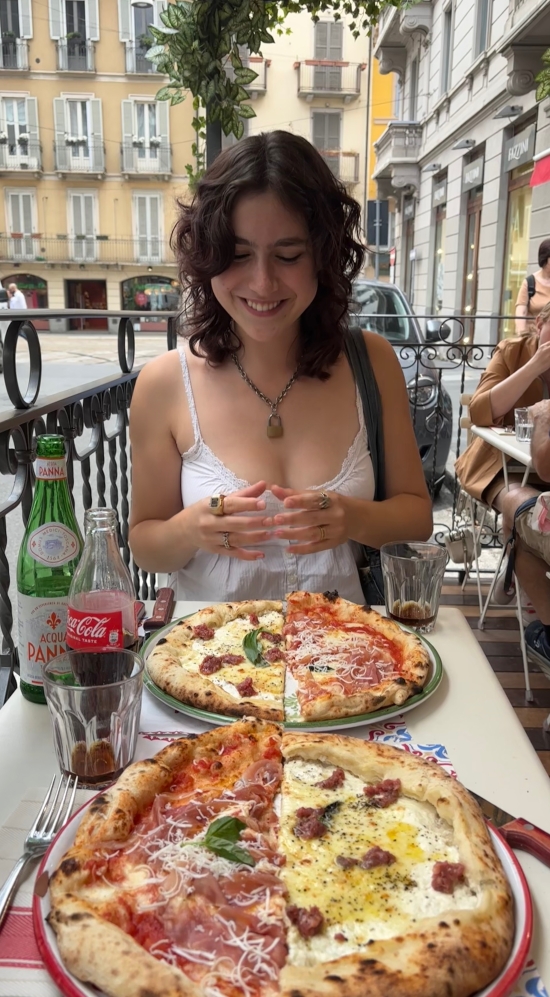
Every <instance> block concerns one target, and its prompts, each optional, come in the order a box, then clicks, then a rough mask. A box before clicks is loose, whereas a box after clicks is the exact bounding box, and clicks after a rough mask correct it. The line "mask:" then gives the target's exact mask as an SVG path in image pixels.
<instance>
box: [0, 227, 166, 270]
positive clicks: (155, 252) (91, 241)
mask: <svg viewBox="0 0 550 997" xmlns="http://www.w3.org/2000/svg"><path fill="white" fill-rule="evenodd" d="M13 260H28V261H29V262H30V261H32V260H34V261H36V262H45V263H112V264H115V263H120V264H122V265H124V264H135V263H143V264H153V263H163V264H165V265H172V266H174V267H175V265H176V264H175V260H174V255H173V253H172V252H171V250H170V247H169V245H168V243H167V242H166V241H165V240H163V239H160V238H158V236H154V235H149V236H142V237H141V238H139V239H131V238H127V239H111V238H110V237H109V236H101V235H78V236H68V235H64V234H63V235H61V234H60V235H58V236H45V235H41V234H39V233H38V234H37V233H34V234H24V233H19V232H16V233H13V234H11V235H9V236H5V235H3V236H0V261H6V263H9V262H11V261H13Z"/></svg>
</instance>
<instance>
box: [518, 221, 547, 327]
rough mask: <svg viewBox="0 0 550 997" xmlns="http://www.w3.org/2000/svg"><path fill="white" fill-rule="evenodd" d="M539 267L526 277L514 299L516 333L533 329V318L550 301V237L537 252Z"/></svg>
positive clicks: (544, 240)
mask: <svg viewBox="0 0 550 997" xmlns="http://www.w3.org/2000/svg"><path fill="white" fill-rule="evenodd" d="M538 260H539V269H538V270H536V271H535V273H534V274H531V275H530V276H529V277H526V278H525V280H524V281H523V282H522V285H521V287H520V289H519V294H518V297H517V301H516V334H517V335H520V334H521V333H523V332H527V331H531V332H533V331H534V325H535V319H536V317H537V315H540V313H541V311H542V309H543V308H544V306H545V305H547V304H549V303H550V239H543V241H542V242H541V244H540V246H539V252H538Z"/></svg>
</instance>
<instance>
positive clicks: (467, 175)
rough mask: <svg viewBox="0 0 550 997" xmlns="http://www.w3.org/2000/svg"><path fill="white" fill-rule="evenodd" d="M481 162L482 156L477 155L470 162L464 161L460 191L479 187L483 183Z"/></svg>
mask: <svg viewBox="0 0 550 997" xmlns="http://www.w3.org/2000/svg"><path fill="white" fill-rule="evenodd" d="M483 163H484V157H483V156H478V158H477V159H474V161H473V162H472V163H465V164H464V169H463V171H462V193H464V191H466V190H474V189H475V188H476V187H481V185H482V183H483Z"/></svg>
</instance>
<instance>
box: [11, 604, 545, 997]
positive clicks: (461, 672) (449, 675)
mask: <svg viewBox="0 0 550 997" xmlns="http://www.w3.org/2000/svg"><path fill="white" fill-rule="evenodd" d="M204 605H206V603H197V602H179V603H177V605H176V611H175V614H174V619H177V617H179V616H184V615H185V614H187V613H191V612H194V611H195V610H197V609H200V608H202V606H204ZM147 608H148V611H150V606H149V605H148V607H147ZM429 640H430V641H431V642H432V643H433V645H434V647H435V648H436V649H437V650H438V651H439V654H440V655H441V659H442V661H443V668H444V676H443V681H442V682H441V685H440V686H439V688H438V689H437V691H436V692H435V693H434V695H433V696H431V698H430V699H428V700H427V701H426V702H425V703H423V704H422V705H420V706H418V707H416V708H415V709H413V710H411V712H410V713H406V714H405V715H404V721H405V724H406V726H407V728H408V729H409V731H410V733H411V735H412V738H413V741H415V742H416V743H418V744H443V745H445V747H446V748H447V752H448V754H449V758H450V760H451V762H452V763H453V764H454V767H455V769H456V772H457V774H458V777H459V779H460V780H461V781H462V782H463V783H464V784H465V785H466V786H467V787H468V788H470V789H472V790H474V792H476V793H478V794H480V795H481V796H484V797H485V798H486V799H488V800H490V801H491V802H492V803H496V804H497V805H498V806H499V807H501V808H502V809H504V810H506V811H508V812H509V813H511V814H513V815H514V816H517V817H524V818H525V819H526V820H529V821H532V823H533V824H536V825H538V826H539V827H541V828H543V829H544V830H545V831H548V832H550V780H549V778H548V775H547V774H546V772H545V771H544V769H543V767H542V765H541V763H540V761H539V759H538V757H537V755H536V754H535V751H534V750H533V748H532V747H531V744H530V742H529V740H528V738H527V735H526V734H525V732H524V730H523V728H522V727H521V725H520V723H519V721H518V720H517V718H516V715H515V713H514V710H513V709H512V707H511V705H510V703H509V702H508V699H507V697H506V695H505V693H504V691H503V689H502V688H501V686H500V683H499V681H498V679H497V677H496V675H495V674H494V672H493V670H492V668H491V666H490V665H489V663H488V661H487V659H486V658H485V655H484V654H483V652H482V650H481V648H480V646H479V644H478V642H477V640H476V638H475V636H474V635H473V634H472V632H471V630H470V627H469V626H468V623H467V621H466V619H465V618H464V616H463V615H462V613H461V612H460V610H458V609H453V608H449V607H442V609H441V610H440V612H439V617H438V620H437V624H436V627H435V630H434V631H433V633H431V634H430V635H429ZM155 702H156V701H155ZM152 705H153V704H152V697H151V696H150V694H149V693H148V692H147V691H144V703H143V711H142V721H143V719H144V718H145V716H146V713H147V710H148V709H149V710H151V706H152ZM158 705H159V707H160V704H158ZM162 709H164V710H166V717H167V721H166V724H167V726H166V729H167V730H170V729H173V726H174V723H173V720H174V716H175V713H174V712H173V711H171V710H170V709H169V708H167V707H162ZM178 719H179V720H180V721H181V722H182V723H183V725H184V726H185V728H186V729H188V730H189V731H195V732H196V731H200V730H206V729H208V727H207V725H205V724H203V723H201V722H200V721H197V720H194V719H190V718H189V719H187V718H185V717H184V716H183V715H181V714H178ZM149 729H150V728H149ZM367 731H368V727H355V728H353V729H351V730H350V731H349V733H350V734H351V735H353V736H354V737H365V736H366V734H367ZM0 759H1V764H0V824H2V823H4V821H5V819H6V818H7V817H8V816H9V815H10V814H11V813H12V811H13V810H14V809H15V808H16V807H17V805H18V803H19V801H20V800H21V799H22V797H23V794H24V793H25V792H26V791H27V790H28V789H30V788H31V787H39V786H47V785H48V783H49V781H50V779H51V776H52V773H53V772H54V771H55V770H56V767H57V766H56V761H55V756H54V750H53V742H52V734H51V727H50V721H49V715H48V711H47V708H46V707H44V706H37V705H35V704H33V703H29V702H27V701H26V700H25V699H23V697H22V696H21V695H20V693H19V692H16V693H14V695H13V696H12V697H11V698H10V699H9V700H8V702H7V703H6V705H5V706H4V707H3V709H2V710H0ZM516 854H517V856H518V858H519V860H520V862H521V865H522V866H523V869H524V871H525V874H526V877H527V880H528V882H529V886H530V889H531V895H532V898H533V905H534V938H533V945H532V948H531V957H532V958H533V959H534V961H535V963H536V965H537V966H538V969H539V972H540V974H541V977H542V980H543V981H544V982H545V983H546V986H547V987H548V986H549V985H550V869H549V868H547V867H546V866H544V865H543V864H542V863H541V862H539V861H538V860H537V859H535V858H533V857H531V856H530V855H527V854H526V853H525V852H517V853H516ZM0 858H1V856H0ZM14 997H16V995H15V994H14Z"/></svg>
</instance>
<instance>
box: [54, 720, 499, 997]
mask: <svg viewBox="0 0 550 997" xmlns="http://www.w3.org/2000/svg"><path fill="white" fill-rule="evenodd" d="M49 889H50V899H51V911H50V914H49V916H48V920H49V923H50V925H51V927H52V929H53V931H54V932H55V934H56V936H57V944H58V947H59V952H60V956H61V959H62V960H63V963H64V964H65V966H66V968H67V969H68V970H69V971H70V972H71V973H73V974H74V975H75V976H76V977H77V978H78V979H80V980H83V981H86V982H87V983H90V984H93V985H95V986H96V987H98V988H99V990H100V992H101V993H103V994H107V995H109V997H277V995H284V997H317V995H322V997H389V995H390V994H391V995H392V997H469V995H471V994H473V993H475V991H477V990H479V989H481V988H483V987H485V986H486V985H487V984H488V983H490V982H491V981H492V980H493V979H494V978H495V977H496V976H497V975H498V973H499V972H500V971H501V969H502V968H503V966H504V965H505V963H506V960H507V958H508V956H509V953H510V951H511V947H512V942H513V936H514V915H513V901H512V896H511V892H510V888H509V885H508V882H507V880H506V877H505V875H504V871H503V869H502V866H501V864H500V862H499V860H498V858H497V856H496V854H495V851H494V849H493V847H492V843H491V839H490V836H489V833H488V831H487V828H486V825H485V823H484V820H483V816H482V814H481V811H480V809H479V807H478V805H477V803H476V802H475V801H474V800H473V799H472V798H471V797H470V795H469V794H468V793H467V791H466V790H465V789H464V788H463V787H462V786H461V785H460V784H459V783H458V782H456V780H454V779H453V778H451V777H450V776H448V775H447V774H446V773H445V772H444V771H443V770H442V769H441V768H440V767H439V766H438V765H437V764H435V763H431V762H427V761H425V760H423V759H420V758H417V757H415V756H414V755H412V754H409V753H407V752H405V751H403V750H401V749H399V748H395V747H391V746H389V745H386V744H383V743H380V742H363V741H359V740H357V739H354V738H351V737H343V736H340V735H336V734H306V733H302V732H300V733H295V732H284V733H283V732H282V730H281V728H280V727H278V726H276V725H274V724H271V723H268V722H265V721H260V720H256V719H251V720H240V721H237V723H235V724H234V725H233V726H231V727H221V728H215V729H213V730H211V731H208V732H207V733H205V734H201V735H200V736H191V737H188V738H181V739H179V740H176V741H174V742H172V743H171V744H169V745H168V746H167V747H165V748H164V749H163V750H162V751H160V752H159V754H157V755H156V757H155V758H152V759H148V760H147V761H140V762H137V763H135V764H134V765H132V766H130V767H129V768H128V769H127V770H126V771H125V772H124V773H123V774H122V776H121V777H120V779H119V780H118V782H117V783H116V784H115V785H114V786H113V787H112V788H111V789H109V790H107V791H106V792H105V793H104V794H102V795H101V796H99V797H97V798H96V799H95V800H94V801H93V802H92V804H91V806H90V807H89V808H88V809H87V811H86V812H85V815H84V817H83V818H82V820H81V823H80V825H79V827H78V829H77V832H76V837H75V840H74V844H73V845H72V847H71V848H70V849H69V850H68V851H67V852H66V854H65V855H64V857H63V859H62V861H61V862H60V864H59V866H58V868H57V869H56V870H55V872H54V873H53V875H52V877H51V879H50V883H49Z"/></svg>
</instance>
